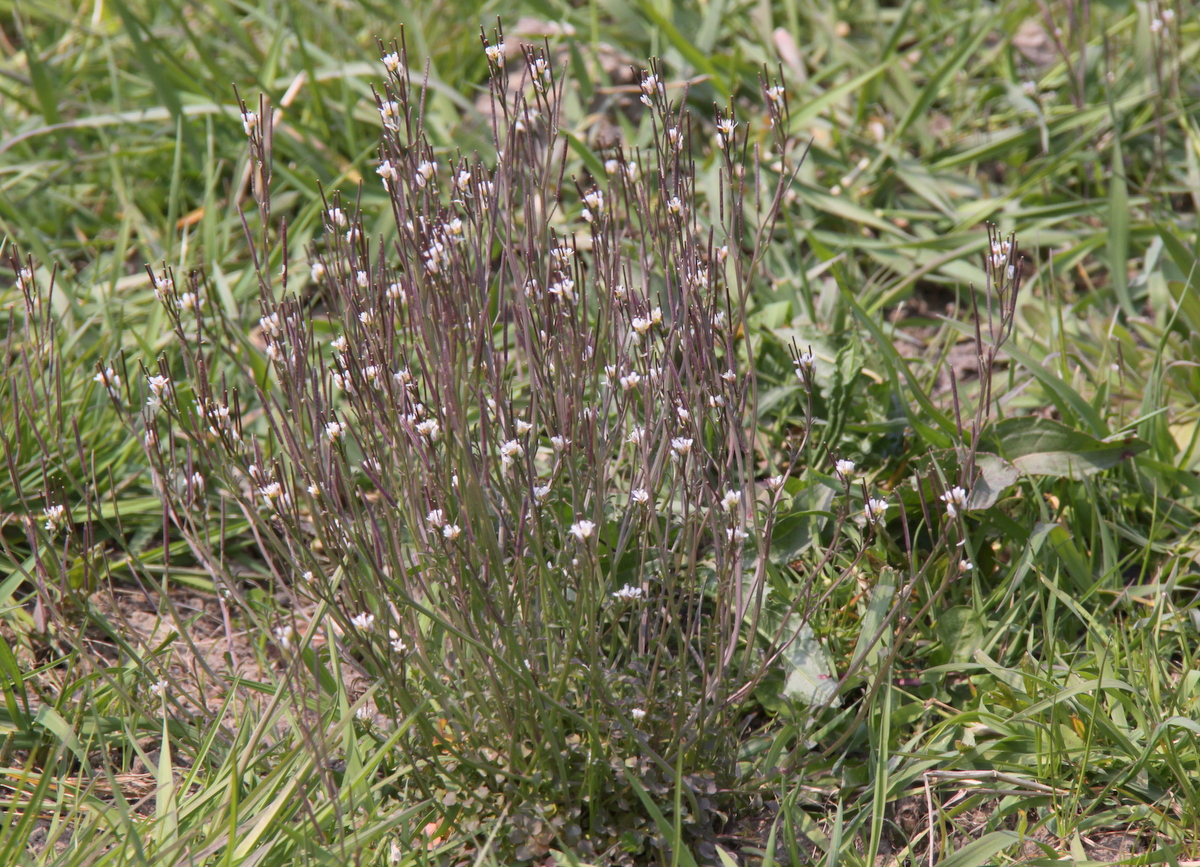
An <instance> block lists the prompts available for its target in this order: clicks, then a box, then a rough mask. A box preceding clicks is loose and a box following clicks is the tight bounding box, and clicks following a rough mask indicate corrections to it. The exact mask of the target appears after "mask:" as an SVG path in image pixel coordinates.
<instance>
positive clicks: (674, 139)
mask: <svg viewBox="0 0 1200 867" xmlns="http://www.w3.org/2000/svg"><path fill="white" fill-rule="evenodd" d="M667 141H669V142H670V143H671V145H672V146H673V147H674V148H675V150H679V149H680V148H681V147H683V130H681V129H680V128H679V127H677V126H673V127H671V128H670V129H668V130H667Z"/></svg>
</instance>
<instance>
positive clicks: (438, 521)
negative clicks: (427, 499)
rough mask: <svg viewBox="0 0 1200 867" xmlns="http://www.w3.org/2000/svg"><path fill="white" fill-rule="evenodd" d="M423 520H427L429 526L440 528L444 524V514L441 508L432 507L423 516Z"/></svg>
mask: <svg viewBox="0 0 1200 867" xmlns="http://www.w3.org/2000/svg"><path fill="white" fill-rule="evenodd" d="M425 520H426V521H428V522H429V525H430V526H431V527H435V528H437V529H441V528H442V527H444V526H446V514H445V512H443V511H442V510H441V509H434V510H433V511H431V512H430V513H429V514H428V515H426V516H425Z"/></svg>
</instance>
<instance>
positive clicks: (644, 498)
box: [629, 488, 650, 506]
mask: <svg viewBox="0 0 1200 867" xmlns="http://www.w3.org/2000/svg"><path fill="white" fill-rule="evenodd" d="M629 499H631V500H632V501H633V502H635V503H637V504H638V505H639V506H644V505H646V504H647V503H648V502H650V492H649V491H647V490H646V489H645V488H634V489H633V490H632V491H630V492H629Z"/></svg>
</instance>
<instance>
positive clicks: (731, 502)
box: [721, 489, 742, 512]
mask: <svg viewBox="0 0 1200 867" xmlns="http://www.w3.org/2000/svg"><path fill="white" fill-rule="evenodd" d="M741 502H742V492H741V491H735V490H732V489H730V490H728V491H726V492H725V496H723V497H721V506H722V508H724V509H725V511H726V512H732V511H733V510H734V509H736V508H737V507H738V506H739V505H741Z"/></svg>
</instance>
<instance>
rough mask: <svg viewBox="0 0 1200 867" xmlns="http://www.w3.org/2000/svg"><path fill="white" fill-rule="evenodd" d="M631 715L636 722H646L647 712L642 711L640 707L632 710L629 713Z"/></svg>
mask: <svg viewBox="0 0 1200 867" xmlns="http://www.w3.org/2000/svg"><path fill="white" fill-rule="evenodd" d="M629 715H630V716H631V717H633V718H634V719H635V720H637V721H638V722H641V721H642V720H644V719H645V718H646V712H645V711H644V710H642V709H641V708H640V707H635V708H634V709H633V710H631V711H630V712H629Z"/></svg>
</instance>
